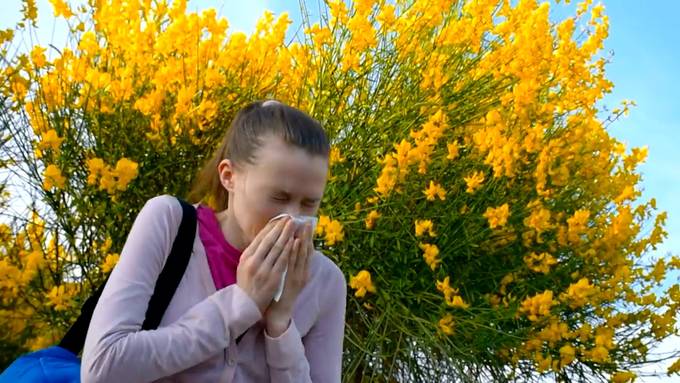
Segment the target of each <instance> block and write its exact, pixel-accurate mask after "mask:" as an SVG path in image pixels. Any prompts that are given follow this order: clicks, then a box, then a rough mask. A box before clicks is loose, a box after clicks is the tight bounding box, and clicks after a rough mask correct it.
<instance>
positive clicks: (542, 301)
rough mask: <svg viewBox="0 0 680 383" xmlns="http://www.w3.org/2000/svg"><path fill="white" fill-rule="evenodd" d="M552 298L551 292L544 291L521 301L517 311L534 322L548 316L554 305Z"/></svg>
mask: <svg viewBox="0 0 680 383" xmlns="http://www.w3.org/2000/svg"><path fill="white" fill-rule="evenodd" d="M552 298H553V292H552V291H550V290H545V291H544V292H543V293H540V294H536V295H534V296H533V297H529V298H526V299H525V300H524V301H522V306H521V307H520V309H519V311H520V312H521V313H524V314H526V315H527V317H528V318H529V320H530V321H532V322H535V321H537V320H539V319H540V318H541V317H544V316H546V315H548V314H550V308H551V307H552V306H554V305H555V304H556V303H555V302H554V301H553V299H552Z"/></svg>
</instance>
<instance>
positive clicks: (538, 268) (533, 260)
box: [524, 252, 557, 274]
mask: <svg viewBox="0 0 680 383" xmlns="http://www.w3.org/2000/svg"><path fill="white" fill-rule="evenodd" d="M524 263H525V264H526V265H527V267H528V268H529V270H531V271H533V272H536V273H543V274H548V272H550V267H551V266H553V265H556V264H557V260H556V259H555V258H554V257H553V256H552V255H550V254H549V253H545V252H544V253H541V254H536V253H534V252H531V253H530V254H529V255H525V256H524Z"/></svg>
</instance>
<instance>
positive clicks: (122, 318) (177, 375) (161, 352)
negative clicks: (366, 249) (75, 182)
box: [81, 195, 347, 383]
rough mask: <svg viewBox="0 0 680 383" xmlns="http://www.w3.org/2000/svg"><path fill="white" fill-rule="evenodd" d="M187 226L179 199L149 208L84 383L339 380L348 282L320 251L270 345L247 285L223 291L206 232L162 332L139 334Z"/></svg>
mask: <svg viewBox="0 0 680 383" xmlns="http://www.w3.org/2000/svg"><path fill="white" fill-rule="evenodd" d="M195 206H197V205H195ZM181 218H182V208H181V206H180V205H179V203H178V202H177V200H176V199H175V198H174V197H172V196H169V195H162V196H157V197H154V198H151V199H150V200H148V201H147V203H146V204H145V205H144V207H143V208H142V210H141V211H140V213H139V215H138V216H137V218H136V219H135V222H134V224H133V226H132V229H131V231H130V234H129V235H128V238H127V241H126V242H125V246H124V247H123V250H122V252H121V257H120V261H119V262H118V264H117V265H116V267H115V268H114V270H113V272H112V274H111V277H110V278H109V281H108V283H107V285H106V288H105V289H104V291H103V293H102V295H101V298H100V299H99V303H98V304H97V307H96V309H95V311H94V315H93V317H92V322H91V323H90V327H89V330H88V333H87V338H86V340H85V347H84V349H83V355H82V368H81V379H82V381H83V382H124V383H133V382H149V381H155V382H276V383H285V382H340V376H341V366H342V349H343V338H344V319H345V302H346V301H345V300H346V294H347V284H346V280H345V277H344V275H343V273H342V271H340V269H339V268H338V267H337V266H336V265H335V263H333V261H331V260H330V259H329V258H327V257H326V256H324V255H323V254H322V253H320V252H318V251H317V252H316V253H315V254H314V255H313V257H312V259H311V264H310V268H311V270H310V273H311V278H310V281H309V283H308V284H307V286H305V288H304V289H303V290H302V292H301V293H300V296H299V297H298V300H297V302H296V305H295V309H294V312H293V320H292V321H291V325H290V327H289V328H288V329H287V330H286V332H284V333H283V334H282V335H281V336H279V337H278V338H271V337H269V336H268V335H267V334H266V333H265V331H264V326H263V323H262V321H261V320H262V315H261V314H260V311H259V309H258V308H257V306H256V305H255V302H253V301H252V299H250V297H249V296H248V295H247V294H246V293H245V292H244V291H243V290H242V289H241V288H240V287H238V285H236V284H233V285H230V286H228V287H226V288H224V289H221V290H216V289H215V286H214V283H213V280H212V277H211V274H210V269H209V266H208V262H207V259H206V253H205V249H204V247H203V245H202V243H201V240H200V237H199V235H198V231H199V230H198V228H197V230H196V236H195V239H194V247H193V253H192V256H191V259H190V260H189V264H188V265H187V269H186V271H185V273H184V276H183V278H182V281H181V282H180V284H179V287H178V288H177V292H176V293H175V295H174V297H173V299H172V301H171V302H170V305H169V307H168V309H167V311H166V312H165V315H164V316H163V319H162V320H161V323H160V326H159V328H158V329H157V330H151V331H141V330H140V329H141V326H142V322H143V320H144V315H145V312H146V308H147V304H148V301H149V298H150V297H151V294H152V292H153V289H154V285H155V281H156V278H157V276H158V274H159V273H160V271H161V269H162V268H163V265H164V262H165V259H166V257H167V255H168V254H169V252H170V247H171V246H172V242H173V240H174V238H175V235H176V234H177V230H178V227H179V223H180V220H181ZM243 333H245V334H244V336H243V338H242V339H241V341H240V342H239V343H238V344H237V343H236V338H238V337H239V336H240V335H241V334H243Z"/></svg>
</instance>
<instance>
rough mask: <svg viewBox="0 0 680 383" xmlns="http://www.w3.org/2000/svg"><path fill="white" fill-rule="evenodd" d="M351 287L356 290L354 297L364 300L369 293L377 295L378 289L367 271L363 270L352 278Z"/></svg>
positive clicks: (350, 280)
mask: <svg viewBox="0 0 680 383" xmlns="http://www.w3.org/2000/svg"><path fill="white" fill-rule="evenodd" d="M349 287H351V288H353V289H355V290H356V292H355V293H354V296H356V297H357V298H363V297H364V296H365V295H366V293H367V292H369V293H375V291H376V289H375V286H373V282H372V281H371V273H369V272H368V271H367V270H361V271H359V272H358V273H357V275H355V276H352V277H350V279H349Z"/></svg>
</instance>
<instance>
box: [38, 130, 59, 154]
mask: <svg viewBox="0 0 680 383" xmlns="http://www.w3.org/2000/svg"><path fill="white" fill-rule="evenodd" d="M40 139H41V140H40V149H42V150H45V149H52V150H53V151H55V152H56V151H58V150H59V146H60V145H61V143H62V141H64V139H63V138H62V137H59V135H57V131H56V130H54V129H50V130H48V131H46V132H45V133H43V134H41V135H40Z"/></svg>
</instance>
